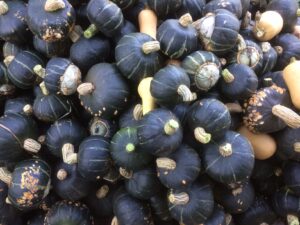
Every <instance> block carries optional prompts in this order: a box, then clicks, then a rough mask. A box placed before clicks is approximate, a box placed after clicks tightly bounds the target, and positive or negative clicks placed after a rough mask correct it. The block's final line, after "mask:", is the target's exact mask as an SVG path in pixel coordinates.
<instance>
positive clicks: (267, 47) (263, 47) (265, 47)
mask: <svg viewBox="0 0 300 225" xmlns="http://www.w3.org/2000/svg"><path fill="white" fill-rule="evenodd" d="M260 46H261V50H262V51H263V52H264V53H265V52H268V51H270V49H271V47H272V46H271V44H270V42H267V41H264V42H262V43H261V44H260Z"/></svg>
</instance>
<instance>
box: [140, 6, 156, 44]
mask: <svg viewBox="0 0 300 225" xmlns="http://www.w3.org/2000/svg"><path fill="white" fill-rule="evenodd" d="M138 21H139V27H140V32H141V33H145V34H148V35H150V36H151V37H153V38H154V39H156V30H157V16H156V14H155V12H154V11H152V10H151V9H148V8H146V9H143V10H142V11H141V12H140V13H139V16H138Z"/></svg>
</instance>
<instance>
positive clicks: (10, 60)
mask: <svg viewBox="0 0 300 225" xmlns="http://www.w3.org/2000/svg"><path fill="white" fill-rule="evenodd" d="M14 58H15V56H14V55H10V56H6V57H5V59H4V60H3V63H4V64H5V66H6V67H8V66H9V64H10V63H11V62H12V61H13V60H14Z"/></svg>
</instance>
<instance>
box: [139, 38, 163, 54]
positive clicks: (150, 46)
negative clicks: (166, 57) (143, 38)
mask: <svg viewBox="0 0 300 225" xmlns="http://www.w3.org/2000/svg"><path fill="white" fill-rule="evenodd" d="M142 50H143V52H144V53H145V54H150V53H152V52H157V51H159V50H160V43H159V41H148V42H145V43H144V44H143V46H142Z"/></svg>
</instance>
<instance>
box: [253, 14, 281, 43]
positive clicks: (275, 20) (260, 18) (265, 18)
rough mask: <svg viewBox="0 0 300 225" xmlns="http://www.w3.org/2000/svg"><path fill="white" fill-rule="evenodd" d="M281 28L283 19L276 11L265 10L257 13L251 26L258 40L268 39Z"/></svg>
mask: <svg viewBox="0 0 300 225" xmlns="http://www.w3.org/2000/svg"><path fill="white" fill-rule="evenodd" d="M282 28H283V19H282V17H281V15H280V14H279V13H278V12H275V11H266V12H264V13H262V14H260V13H258V14H257V15H256V18H255V25H254V26H253V34H254V36H255V37H256V38H257V39H258V40H259V41H269V40H271V39H272V38H274V37H275V36H276V35H277V34H279V33H280V31H281V30H282Z"/></svg>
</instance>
